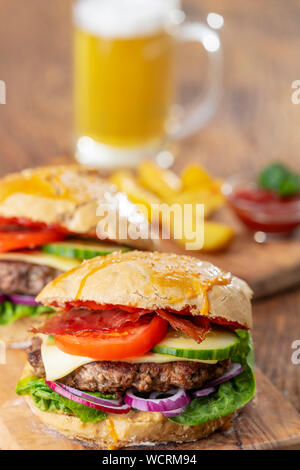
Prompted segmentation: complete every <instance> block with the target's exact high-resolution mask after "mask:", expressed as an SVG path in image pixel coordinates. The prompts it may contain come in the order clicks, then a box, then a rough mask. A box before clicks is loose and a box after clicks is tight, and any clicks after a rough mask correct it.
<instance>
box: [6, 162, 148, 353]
mask: <svg viewBox="0 0 300 470" xmlns="http://www.w3.org/2000/svg"><path fill="white" fill-rule="evenodd" d="M108 202H110V203H111V204H112V207H114V208H115V209H116V211H117V210H119V207H122V209H123V213H122V214H120V217H123V219H125V220H126V217H127V216H128V214H131V215H136V214H138V218H137V217H136V218H135V219H134V221H131V225H135V226H138V227H140V226H142V227H143V228H145V227H146V228H147V222H146V221H145V219H144V216H143V215H142V214H140V213H138V212H137V209H136V206H134V205H133V204H131V203H130V202H129V201H128V200H127V199H126V196H125V195H124V194H121V193H119V192H118V191H117V189H116V188H115V187H114V186H113V185H111V184H110V183H108V182H107V181H105V180H104V179H102V178H101V177H100V176H99V172H98V170H95V169H89V168H86V167H81V166H80V165H60V166H49V167H44V168H37V169H32V170H25V171H22V172H21V173H15V174H11V175H8V176H6V177H4V178H3V179H1V180H0V339H1V340H4V341H5V342H6V343H8V344H12V345H15V346H16V345H22V342H24V341H25V340H26V339H27V336H28V334H27V329H28V328H27V327H28V326H29V324H30V323H32V317H34V320H35V321H37V322H38V321H39V319H40V320H41V319H42V317H40V315H42V314H45V313H49V312H51V311H52V308H50V307H48V306H46V307H45V306H42V305H40V304H39V303H37V302H36V301H35V300H34V298H35V296H36V295H37V294H38V293H39V292H40V290H41V289H42V288H43V287H44V286H45V285H46V284H48V283H49V282H50V281H51V280H52V279H54V278H56V277H57V276H58V275H59V274H61V273H63V272H65V271H68V270H69V269H71V268H73V267H75V266H78V265H79V264H80V263H81V261H82V260H83V259H89V258H92V257H94V256H99V255H107V254H108V253H112V252H114V251H116V250H117V251H128V250H129V248H128V246H138V247H139V246H140V247H142V248H144V249H145V248H153V242H151V240H142V239H137V240H133V239H129V238H128V239H124V240H120V239H118V237H117V236H115V237H114V235H115V234H114V231H113V230H112V227H110V228H111V230H110V231H109V233H108V235H107V231H105V232H104V230H103V233H101V230H102V225H101V220H102V219H101V217H99V216H98V215H97V211H99V207H103V206H104V204H106V205H108ZM124 208H125V210H124ZM97 229H98V230H97ZM103 229H104V227H103ZM99 230H100V234H99ZM102 235H103V238H106V240H105V241H100V240H99V236H100V237H101V238H102ZM116 235H117V232H116ZM113 241H114V242H117V243H118V244H116V243H112V242H113ZM120 243H124V245H122V244H120ZM20 319H22V320H20ZM16 320H18V322H16Z"/></svg>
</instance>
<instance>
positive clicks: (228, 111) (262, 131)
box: [0, 0, 300, 411]
mask: <svg viewBox="0 0 300 470" xmlns="http://www.w3.org/2000/svg"><path fill="white" fill-rule="evenodd" d="M70 3H71V2H70V1H68V0H63V1H62V0H51V2H45V1H41V0H26V2H20V1H19V0H0V17H1V26H0V79H1V80H5V82H6V85H7V104H6V105H0V142H1V154H0V162H1V166H0V171H1V174H5V173H7V172H9V171H11V170H18V169H22V168H24V167H28V166H35V165H41V164H45V163H48V162H50V161H52V160H53V156H55V155H71V154H72V100H71V24H70ZM184 3H185V6H186V10H187V13H188V17H189V18H194V19H199V18H200V19H201V20H203V21H205V18H206V15H207V13H208V12H210V11H216V12H219V13H220V14H222V15H223V16H224V19H225V25H224V27H223V29H222V31H221V32H220V34H221V36H222V39H223V43H224V53H225V72H224V89H225V92H224V98H223V101H222V104H221V106H220V108H219V111H218V113H217V115H216V117H215V119H214V120H213V121H212V122H211V123H210V124H209V125H208V126H207V127H206V128H205V129H203V130H202V131H200V132H198V133H197V134H196V135H194V136H193V137H190V138H188V139H186V140H185V141H183V142H182V143H181V144H180V145H179V148H178V159H177V161H176V167H177V168H178V169H180V168H181V167H182V166H183V165H184V164H186V162H187V161H188V160H189V161H192V160H194V161H198V162H201V163H202V164H204V165H206V166H207V167H208V168H209V169H210V170H211V171H213V172H214V173H215V174H217V175H220V176H227V175H229V174H231V173H232V172H233V171H237V170H239V169H249V170H251V169H253V168H258V167H260V166H261V165H262V164H263V163H265V162H268V161H270V160H274V159H282V160H285V161H286V162H289V163H291V164H294V165H296V166H298V168H299V164H300V157H299V151H300V132H299V123H300V105H298V106H297V105H294V104H292V101H291V93H292V89H291V83H292V81H293V80H296V79H300V60H299V50H300V35H299V22H300V3H299V1H298V0H289V1H288V2H283V1H282V0H272V1H271V2H268V3H267V4H266V3H264V4H263V2H261V0H246V1H245V2H238V1H237V0H201V1H197V0H189V1H186V2H184ZM194 54H195V57H196V55H197V52H196V51H195V50H194V48H193V47H192V46H191V50H190V52H189V53H188V54H184V57H182V60H184V61H185V62H186V64H187V67H188V66H189V64H190V65H191V64H194V63H196V62H195V60H192V58H193V57H194ZM199 63H200V58H199ZM187 67H182V69H185V68H187ZM196 72H197V74H198V73H199V71H198V70H196ZM197 76H198V75H197ZM191 80H192V84H193V86H194V85H195V86H196V79H195V77H194V78H193V77H191ZM193 86H192V87H191V90H192V89H193ZM186 95H189V90H186ZM183 155H184V158H182V156H183ZM254 317H255V318H254V320H255V323H254V324H255V327H254V340H255V346H256V362H257V364H258V366H259V367H260V368H261V369H262V371H263V372H264V373H265V374H266V375H267V376H268V378H269V379H270V380H271V381H272V382H273V384H274V385H275V386H277V387H278V389H279V390H281V392H282V393H283V394H284V396H285V397H286V398H287V399H288V400H290V401H291V402H292V404H293V405H294V406H295V407H296V408H297V409H298V411H300V365H294V364H293V363H292V361H291V355H292V352H293V350H292V348H291V345H292V342H293V341H294V340H296V339H300V290H299V289H298V290H294V291H291V292H287V293H286V294H284V295H280V296H279V295H278V296H275V297H273V298H271V299H267V300H264V301H261V302H259V303H256V304H255V305H254Z"/></svg>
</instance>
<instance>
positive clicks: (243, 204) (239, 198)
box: [228, 184, 300, 233]
mask: <svg viewBox="0 0 300 470" xmlns="http://www.w3.org/2000/svg"><path fill="white" fill-rule="evenodd" d="M228 201H229V204H230V206H231V207H232V209H233V210H234V212H235V213H236V215H237V216H238V217H239V219H240V220H241V221H242V222H243V223H244V224H245V225H246V226H247V227H248V228H250V229H252V230H258V231H262V232H268V233H288V232H292V231H293V230H295V229H296V228H297V227H298V226H299V225H300V194H297V195H296V196H291V197H286V198H280V197H279V196H278V195H277V194H276V193H274V192H273V191H269V190H265V189H261V188H259V187H258V186H256V185H255V184H245V185H241V186H237V187H233V189H232V192H231V194H230V195H228Z"/></svg>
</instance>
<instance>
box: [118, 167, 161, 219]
mask: <svg viewBox="0 0 300 470" xmlns="http://www.w3.org/2000/svg"><path fill="white" fill-rule="evenodd" d="M110 181H111V183H113V184H114V185H115V186H117V188H118V189H119V191H121V192H123V193H125V194H126V195H127V196H128V198H129V200H130V201H131V202H133V203H134V204H139V209H140V210H142V212H143V214H144V215H145V216H146V217H147V218H148V219H149V220H150V218H151V204H159V203H160V199H159V198H158V197H156V196H155V195H154V194H153V193H151V192H150V191H148V190H147V189H145V188H143V186H141V185H140V184H139V183H138V181H137V179H136V178H135V177H134V176H133V175H132V174H131V173H130V172H129V171H126V170H119V171H115V172H114V173H113V174H112V175H111V177H110ZM143 206H144V208H145V209H144V210H143V208H142V207H143Z"/></svg>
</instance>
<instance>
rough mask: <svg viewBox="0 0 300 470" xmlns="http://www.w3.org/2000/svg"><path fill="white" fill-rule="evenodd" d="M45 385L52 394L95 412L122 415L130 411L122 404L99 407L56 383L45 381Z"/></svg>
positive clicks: (128, 407)
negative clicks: (54, 393) (52, 391)
mask: <svg viewBox="0 0 300 470" xmlns="http://www.w3.org/2000/svg"><path fill="white" fill-rule="evenodd" d="M45 383H46V385H48V387H50V388H51V389H52V390H54V392H56V393H58V394H59V395H61V396H63V397H65V398H68V399H69V400H72V401H75V402H76V403H80V404H81V405H85V406H89V407H90V408H94V409H96V410H101V411H105V412H106V413H114V414H124V413H128V412H129V411H130V406H128V405H126V404H124V405H122V406H106V405H99V404H98V403H95V402H92V401H90V400H85V399H84V398H81V397H78V396H77V395H74V394H73V393H70V392H68V391H67V390H65V389H64V388H62V387H61V386H60V385H58V384H57V383H56V382H50V381H49V380H45Z"/></svg>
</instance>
